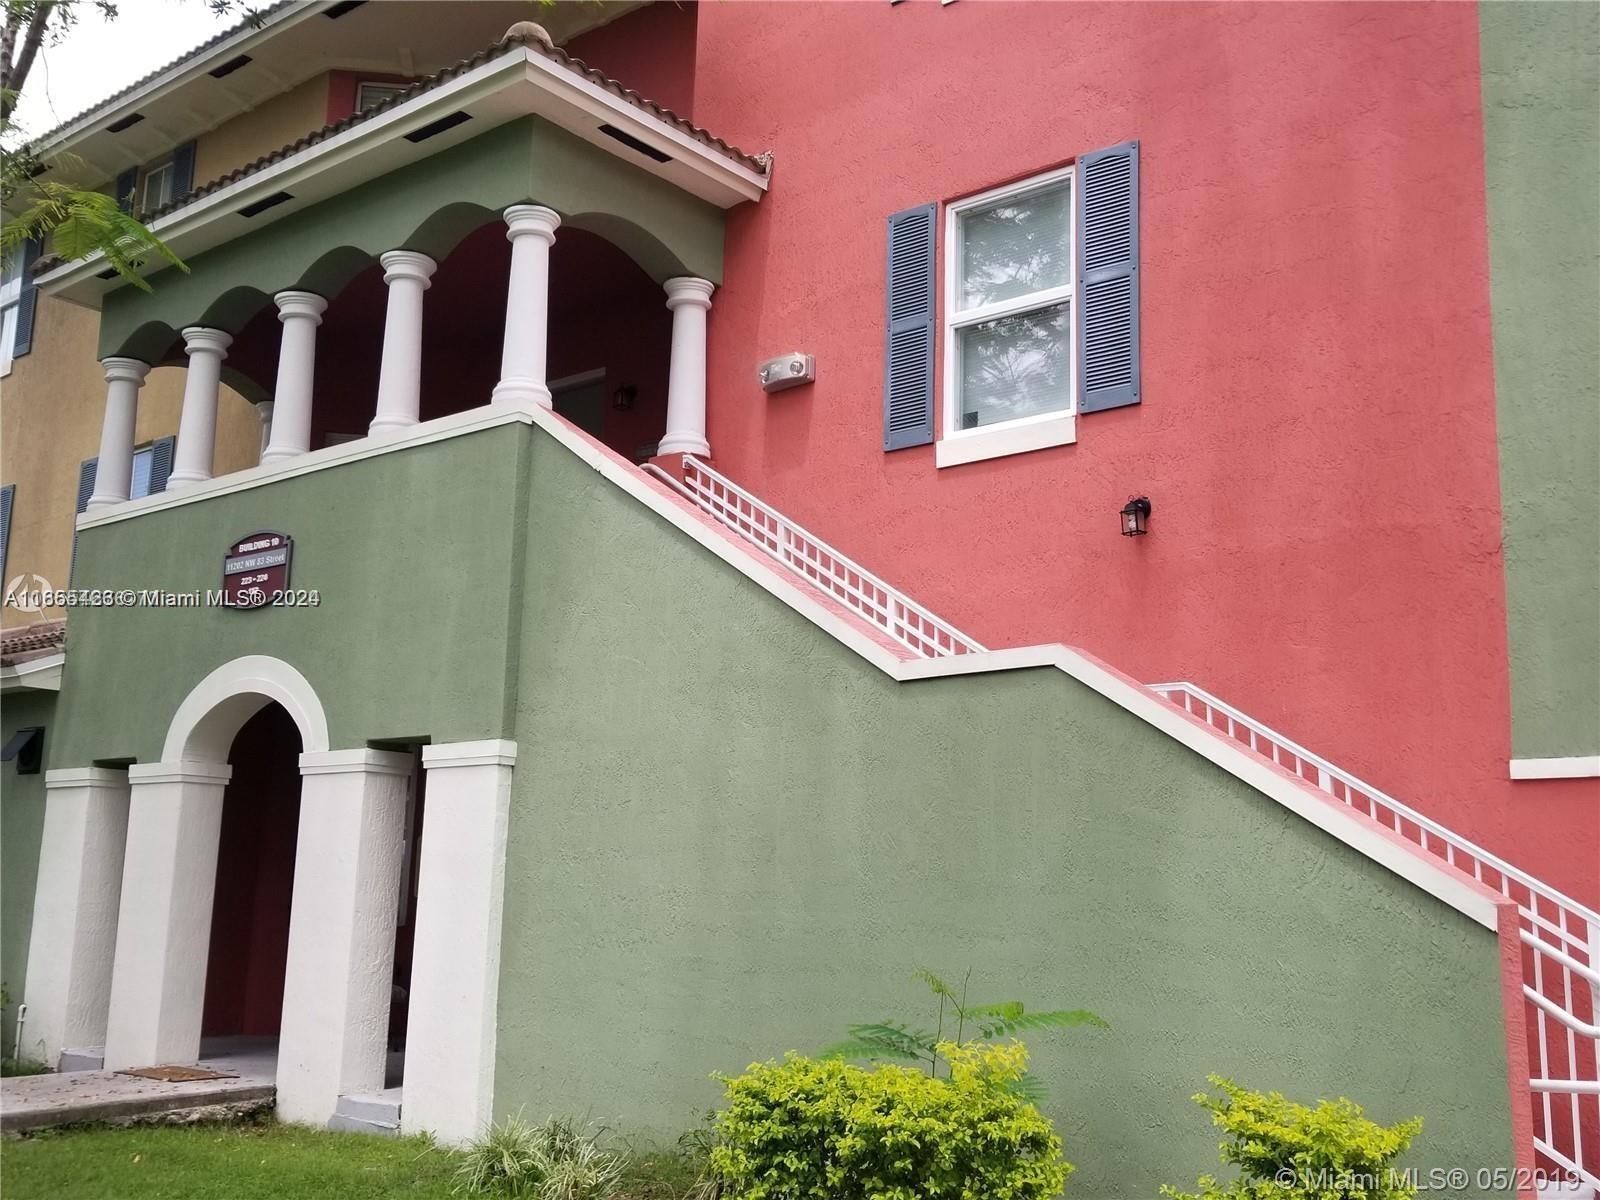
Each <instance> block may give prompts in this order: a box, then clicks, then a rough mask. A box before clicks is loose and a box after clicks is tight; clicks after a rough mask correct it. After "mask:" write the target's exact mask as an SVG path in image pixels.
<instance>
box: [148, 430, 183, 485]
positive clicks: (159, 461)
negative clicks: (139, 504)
mask: <svg viewBox="0 0 1600 1200" xmlns="http://www.w3.org/2000/svg"><path fill="white" fill-rule="evenodd" d="M177 444H178V439H177V438H175V437H164V438H157V439H156V440H155V441H154V442H151V443H150V495H152V496H154V495H155V494H156V493H157V492H164V491H166V490H167V476H169V475H171V474H172V452H173V449H174V447H176V446H177Z"/></svg>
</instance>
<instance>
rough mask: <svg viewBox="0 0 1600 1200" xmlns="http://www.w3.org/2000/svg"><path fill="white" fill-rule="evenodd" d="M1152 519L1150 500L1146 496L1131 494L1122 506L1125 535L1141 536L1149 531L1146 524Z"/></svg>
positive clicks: (1123, 531)
mask: <svg viewBox="0 0 1600 1200" xmlns="http://www.w3.org/2000/svg"><path fill="white" fill-rule="evenodd" d="M1149 520H1150V501H1149V499H1148V498H1146V497H1144V496H1130V497H1129V498H1128V502H1127V503H1126V504H1124V505H1123V506H1122V534H1123V536H1124V537H1139V536H1140V535H1141V534H1145V533H1149V532H1150V531H1149V530H1148V529H1146V528H1145V525H1146V524H1147V523H1148V522H1149Z"/></svg>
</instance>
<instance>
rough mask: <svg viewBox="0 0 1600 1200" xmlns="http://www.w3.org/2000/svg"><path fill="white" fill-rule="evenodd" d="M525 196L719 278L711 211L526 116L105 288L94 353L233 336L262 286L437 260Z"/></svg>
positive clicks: (637, 255) (314, 283) (655, 269)
mask: <svg viewBox="0 0 1600 1200" xmlns="http://www.w3.org/2000/svg"><path fill="white" fill-rule="evenodd" d="M529 200H532V201H535V202H537V203H539V204H544V205H548V206H549V207H551V208H553V209H555V210H556V211H557V212H559V213H560V214H561V216H562V220H563V223H565V224H566V225H569V226H573V227H576V228H580V229H588V230H590V231H592V232H594V233H597V234H599V235H601V236H602V237H605V238H608V239H609V240H610V241H612V242H614V243H615V244H616V245H617V246H618V247H620V248H621V249H622V250H624V251H625V252H627V253H628V254H629V255H631V256H632V257H633V258H634V260H635V261H636V262H638V263H639V265H640V267H642V268H643V269H644V270H645V272H646V273H647V274H649V275H650V276H651V277H652V278H654V279H656V280H658V281H660V280H664V279H667V278H668V277H670V276H673V275H683V274H689V275H699V276H702V277H704V278H706V279H710V280H712V281H713V282H718V281H720V280H721V278H722V225H723V217H722V212H721V210H720V209H717V208H715V207H714V206H712V205H710V204H707V203H705V202H704V201H701V200H698V199H696V198H695V197H693V196H691V195H689V194H688V193H687V192H683V191H680V190H679V189H678V188H676V187H674V186H672V185H671V184H668V183H665V182H664V181H662V180H660V179H657V178H656V177H655V176H653V175H650V174H648V173H646V172H644V171H641V170H639V169H638V168H636V167H634V166H631V165H630V164H628V163H625V162H623V161H622V160H621V159H619V158H617V157H616V156H614V155H611V154H608V153H606V152H605V151H603V150H600V149H597V148H596V147H594V146H592V145H590V144H589V143H588V142H585V141H584V140H582V139H581V138H579V137H576V136H575V135H573V134H571V133H568V132H567V131H566V130H563V129H560V128H557V127H556V126H554V125H551V124H549V123H548V122H545V121H542V120H539V119H537V118H532V117H530V118H526V119H523V120H518V121H513V122H510V123H508V124H505V125H501V126H499V127H498V128H496V129H492V130H490V131H488V132H487V133H485V134H483V135H482V136H481V137H477V138H473V139H472V140H471V141H468V142H463V143H462V144H461V145H459V146H454V147H452V148H450V149H448V150H445V151H442V152H440V153H439V154H436V155H434V156H432V157H431V158H427V159H424V160H423V161H421V162H419V163H415V164H413V165H411V166H408V167H403V168H401V169H399V170H396V171H391V172H390V173H389V174H387V175H384V176H381V177H380V178H378V179H374V180H372V181H371V182H369V183H365V184H362V185H361V186H359V187H354V188H351V189H350V190H349V191H346V192H343V193H340V194H339V195H337V196H335V197H333V198H331V199H328V200H324V201H323V202H322V203H320V204H316V205H313V206H312V207H310V208H307V209H305V210H303V211H301V212H297V213H294V214H292V215H290V216H287V217H284V218H283V219H282V220H279V221H275V222H273V223H271V224H269V225H265V226H263V227H262V228H261V229H260V230H258V231H256V232H254V233H250V234H246V235H244V236H241V237H236V238H234V239H233V240H232V241H229V242H227V243H225V244H223V245H222V246H219V247H218V248H216V249H214V250H210V251H207V252H206V253H204V254H199V255H196V256H194V258H193V259H192V261H190V262H189V263H188V266H189V268H190V270H189V272H188V273H187V274H182V273H179V272H178V271H175V270H167V271H163V272H162V273H161V274H160V275H159V276H158V277H157V280H156V287H155V290H154V291H153V292H149V293H146V292H140V291H138V290H136V289H135V288H132V287H127V286H124V287H122V288H119V289H118V290H116V291H114V292H112V293H110V294H109V295H108V296H107V297H106V298H105V303H104V306H103V315H102V319H101V323H100V355H101V357H105V356H106V355H109V354H130V355H133V356H135V357H139V356H143V357H145V358H147V359H149V358H151V357H152V356H159V355H160V353H161V352H162V351H163V350H164V349H166V348H167V346H168V344H169V343H170V342H171V340H172V337H173V335H174V334H175V333H176V332H177V331H178V330H180V329H182V328H183V327H184V326H186V325H196V324H202V325H213V326H215V327H217V328H221V329H226V330H228V331H229V332H235V333H236V332H238V330H239V329H240V328H242V327H243V326H244V324H245V323H246V322H247V321H248V320H249V319H250V318H251V317H252V316H254V315H255V313H256V312H258V311H259V310H260V309H261V308H262V307H263V306H264V305H266V304H267V303H268V302H269V300H270V297H271V296H272V295H274V294H275V293H276V292H279V291H282V290H284V289H287V288H305V289H308V290H310V291H314V292H318V293H320V294H322V295H325V296H329V297H333V296H336V295H337V293H338V291H339V290H340V289H341V288H342V287H343V286H344V285H345V283H347V282H349V280H350V278H351V277H352V276H353V275H354V274H355V273H356V272H357V271H359V270H361V269H362V268H363V267H365V266H367V265H368V264H370V263H372V262H374V261H376V260H377V257H378V255H380V254H382V253H383V252H384V251H386V250H395V249H400V248H406V249H412V250H421V251H423V252H425V253H427V254H431V255H433V256H434V257H435V258H443V257H444V256H446V255H448V254H449V252H450V250H451V249H453V248H454V246H455V244H456V242H458V241H459V240H460V239H461V238H462V237H464V236H465V235H466V234H468V233H470V232H471V231H472V230H473V229H476V228H478V227H479V226H481V225H483V224H484V223H485V222H487V221H492V220H497V219H498V216H497V214H498V213H499V212H500V211H501V210H502V209H504V208H505V207H506V206H508V205H511V204H518V203H523V202H525V201H529ZM556 236H557V237H558V238H559V237H560V234H559V232H558V233H557V235H556ZM508 254H509V251H508ZM509 261H510V259H509V257H508V258H507V262H508V263H509Z"/></svg>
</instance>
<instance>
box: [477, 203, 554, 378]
mask: <svg viewBox="0 0 1600 1200" xmlns="http://www.w3.org/2000/svg"><path fill="white" fill-rule="evenodd" d="M505 218H506V240H507V241H509V242H510V243H511V283H510V287H509V288H507V290H506V328H505V341H504V343H503V344H502V347H501V351H500V382H499V383H497V384H495V385H494V395H493V400H494V403H496V404H527V403H530V402H531V403H534V404H541V405H543V406H544V407H545V408H549V407H550V388H549V387H548V386H547V384H546V383H545V349H546V344H547V340H548V336H549V330H550V247H551V246H552V245H554V244H555V240H556V230H557V228H559V227H560V225H561V214H559V213H557V212H556V211H555V210H554V209H550V208H545V207H543V206H542V205H539V204H513V205H512V206H511V207H510V208H508V209H506V212H505Z"/></svg>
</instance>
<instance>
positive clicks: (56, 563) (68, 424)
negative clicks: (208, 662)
mask: <svg viewBox="0 0 1600 1200" xmlns="http://www.w3.org/2000/svg"><path fill="white" fill-rule="evenodd" d="M99 327H100V314H99V313H98V312H95V311H94V310H92V309H87V308H82V307H80V306H79V305H76V304H69V303H67V302H66V301H64V300H56V299H52V298H50V297H48V296H40V297H39V311H38V317H37V320H36V323H35V325H34V333H33V352H32V353H31V354H28V355H26V356H24V357H22V358H19V359H17V360H16V362H15V363H14V364H13V365H12V369H11V373H10V374H9V375H7V376H6V377H5V378H4V379H0V483H13V484H16V487H17V491H16V497H15V499H14V501H13V503H12V510H11V541H10V546H9V549H8V551H7V553H6V571H5V573H6V580H7V581H9V580H11V579H15V578H16V577H17V576H18V575H24V576H26V575H39V576H42V577H43V578H44V579H46V580H47V581H49V583H50V584H51V586H52V587H58V588H64V587H66V586H67V573H68V567H69V566H70V565H71V561H72V529H73V520H74V517H75V515H76V514H75V512H74V508H75V506H76V502H77V496H78V467H79V464H80V463H82V461H83V460H84V459H86V458H93V457H94V456H95V455H96V454H97V453H99V450H100V419H101V416H102V414H103V413H104V411H105V396H106V384H105V376H104V375H103V374H102V373H101V370H100V364H99V363H98V362H96V361H95V341H96V336H97V334H98V331H99ZM183 377H184V373H183V369H182V368H181V367H175V366H174V367H159V368H157V369H156V370H154V371H151V372H150V377H149V379H148V380H147V381H146V382H145V385H144V387H143V389H141V391H140V393H139V424H138V428H137V430H136V434H135V436H136V444H138V445H143V444H144V443H146V442H149V441H153V440H154V439H156V438H159V437H166V436H167V435H168V434H172V433H176V432H177V431H178V411H179V408H180V407H181V405H182V401H183ZM260 449H261V422H260V420H259V419H258V417H257V415H256V409H255V406H254V405H253V404H251V403H250V402H249V401H248V400H246V399H245V398H244V397H243V396H241V395H239V393H237V392H235V391H234V390H233V389H231V388H229V387H226V386H224V387H223V389H222V400H221V404H220V407H219V409H218V413H217V457H216V472H217V474H219V475H220V474H224V473H226V472H229V471H238V470H242V469H243V468H245V467H251V466H254V465H255V463H256V460H257V458H258V456H259V452H260ZM196 552H197V553H199V552H201V551H200V550H198V549H197V551H196ZM217 553H219V554H220V553H221V548H220V547H219V548H218V549H217ZM61 615H62V613H61V612H60V611H59V610H55V609H50V610H46V611H44V612H42V613H25V612H18V611H17V610H16V609H14V608H10V607H6V608H4V609H3V610H0V626H3V627H4V628H7V629H10V628H12V627H14V626H18V625H27V624H29V623H30V622H33V621H40V620H46V619H50V618H54V617H60V616H61Z"/></svg>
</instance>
